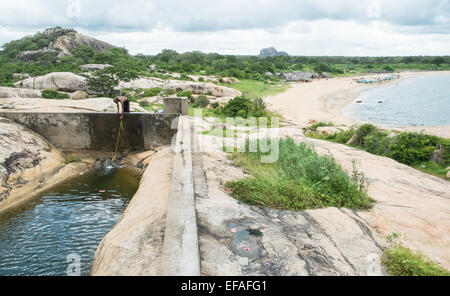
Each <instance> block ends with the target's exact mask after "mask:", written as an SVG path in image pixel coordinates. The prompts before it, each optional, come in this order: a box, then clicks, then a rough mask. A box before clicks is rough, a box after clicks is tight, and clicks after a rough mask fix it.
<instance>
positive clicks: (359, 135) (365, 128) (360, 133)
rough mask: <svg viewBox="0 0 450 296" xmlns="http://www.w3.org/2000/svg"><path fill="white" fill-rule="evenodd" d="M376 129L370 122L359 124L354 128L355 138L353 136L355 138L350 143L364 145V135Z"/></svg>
mask: <svg viewBox="0 0 450 296" xmlns="http://www.w3.org/2000/svg"><path fill="white" fill-rule="evenodd" d="M376 130H377V128H376V127H375V126H374V125H372V124H364V125H361V126H360V127H359V128H358V129H357V130H356V138H355V140H354V142H353V143H352V144H356V145H360V146H364V140H365V137H366V136H367V135H369V134H371V133H373V132H374V131H376Z"/></svg>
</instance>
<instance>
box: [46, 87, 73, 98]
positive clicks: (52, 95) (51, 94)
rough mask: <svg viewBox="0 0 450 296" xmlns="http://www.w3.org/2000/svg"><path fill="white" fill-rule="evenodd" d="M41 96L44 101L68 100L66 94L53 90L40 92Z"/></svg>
mask: <svg viewBox="0 0 450 296" xmlns="http://www.w3.org/2000/svg"><path fill="white" fill-rule="evenodd" d="M42 96H43V97H44V98H46V99H57V100H61V99H68V98H69V95H68V94H66V93H61V92H58V91H56V90H54V89H46V90H43V91H42Z"/></svg>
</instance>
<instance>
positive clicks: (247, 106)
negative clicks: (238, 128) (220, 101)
mask: <svg viewBox="0 0 450 296" xmlns="http://www.w3.org/2000/svg"><path fill="white" fill-rule="evenodd" d="M251 110H252V101H251V100H249V99H247V98H246V97H244V96H242V97H235V98H234V99H232V100H230V101H228V103H226V104H225V106H224V107H223V109H222V113H223V115H225V116H227V117H244V118H247V117H248V116H250V113H251Z"/></svg>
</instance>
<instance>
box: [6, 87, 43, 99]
mask: <svg viewBox="0 0 450 296" xmlns="http://www.w3.org/2000/svg"><path fill="white" fill-rule="evenodd" d="M0 98H42V94H41V91H40V90H32V89H25V88H13V87H0Z"/></svg>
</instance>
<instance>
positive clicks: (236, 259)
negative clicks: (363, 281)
mask: <svg viewBox="0 0 450 296" xmlns="http://www.w3.org/2000/svg"><path fill="white" fill-rule="evenodd" d="M202 159H203V169H204V171H205V175H206V181H207V186H204V188H205V189H206V190H204V193H203V194H201V193H200V194H197V195H196V198H197V199H196V210H197V216H198V217H197V220H198V224H199V225H198V228H199V245H200V254H201V258H202V260H201V267H202V270H201V272H202V275H213V276H218V275H221V276H224V275H230V276H236V275H269V276H289V275H291V276H292V275H368V274H369V275H377V274H378V275H379V274H381V273H382V271H381V268H380V264H379V263H380V262H379V259H380V255H381V253H382V250H381V248H380V246H379V245H378V243H377V242H376V240H375V239H374V235H375V234H374V233H373V232H372V231H371V230H370V226H369V225H368V224H367V223H366V222H365V221H364V220H363V219H361V217H359V215H358V214H357V213H356V212H354V211H351V210H347V209H336V208H328V209H320V210H309V211H304V212H290V211H280V210H272V209H268V208H263V207H254V206H248V205H244V204H242V203H241V202H238V201H237V200H235V199H233V198H231V197H230V196H229V195H228V194H227V193H226V192H225V190H224V187H223V185H224V184H225V182H226V181H228V180H234V179H237V178H242V177H245V174H244V173H243V172H242V170H241V169H239V168H236V167H235V166H233V164H232V163H231V162H230V161H229V160H228V159H227V156H226V154H225V153H222V152H214V153H205V154H204V155H203V157H202ZM197 193H198V192H197Z"/></svg>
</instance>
